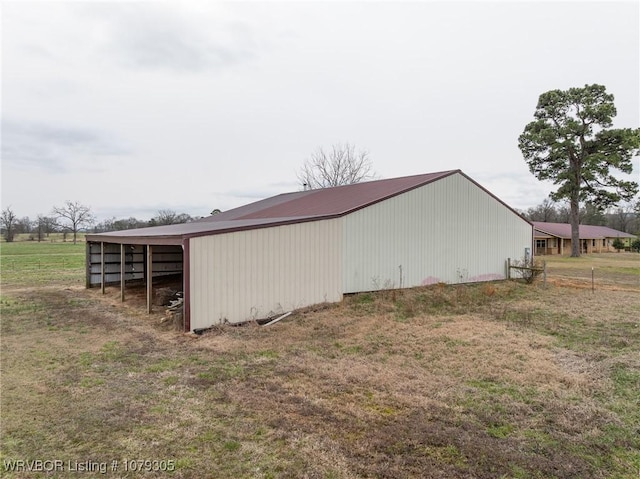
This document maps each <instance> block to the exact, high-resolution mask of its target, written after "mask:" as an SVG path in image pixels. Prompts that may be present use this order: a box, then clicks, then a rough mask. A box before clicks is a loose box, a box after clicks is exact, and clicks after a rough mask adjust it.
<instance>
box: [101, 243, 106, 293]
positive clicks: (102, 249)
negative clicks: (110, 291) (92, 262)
mask: <svg viewBox="0 0 640 479" xmlns="http://www.w3.org/2000/svg"><path fill="white" fill-rule="evenodd" d="M104 283H105V277H104V241H101V242H100V291H102V294H104Z"/></svg>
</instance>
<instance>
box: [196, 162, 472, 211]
mask: <svg viewBox="0 0 640 479" xmlns="http://www.w3.org/2000/svg"><path fill="white" fill-rule="evenodd" d="M459 171H460V170H450V171H442V172H438V173H428V174H424V175H415V176H405V177H401V178H390V179H387V180H376V181H367V182H364V183H356V184H353V185H345V186H336V187H333V188H322V189H317V190H308V191H298V192H295V193H285V194H282V195H278V196H274V197H272V198H267V199H265V200H262V201H257V202H255V203H251V204H250V205H246V206H241V207H240V208H235V209H233V210H229V211H227V212H225V213H221V214H218V215H215V216H213V217H210V218H206V220H210V221H220V220H230V219H234V220H238V219H258V218H290V217H300V216H340V215H344V214H347V213H350V212H352V211H355V210H358V209H360V208H364V207H365V206H370V205H372V204H375V203H378V202H380V201H383V200H386V199H387V198H391V197H393V196H396V195H399V194H400V193H405V192H407V191H409V190H412V189H414V188H417V187H419V186H422V185H425V184H427V183H430V182H432V181H435V180H438V179H440V178H444V177H445V176H449V175H451V174H453V173H457V172H459ZM203 221H205V220H203Z"/></svg>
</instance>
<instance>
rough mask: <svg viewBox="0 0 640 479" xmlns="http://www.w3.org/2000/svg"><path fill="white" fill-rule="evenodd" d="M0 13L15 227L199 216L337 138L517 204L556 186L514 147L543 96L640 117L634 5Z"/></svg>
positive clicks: (287, 185)
mask: <svg viewBox="0 0 640 479" xmlns="http://www.w3.org/2000/svg"><path fill="white" fill-rule="evenodd" d="M0 22H1V23H0V27H1V31H2V33H1V53H2V56H1V63H0V68H1V77H2V91H1V97H0V102H1V103H0V107H1V114H2V118H1V120H2V123H1V125H2V130H1V137H0V140H1V151H2V158H1V161H2V165H1V166H2V167H1V175H2V197H1V201H2V208H3V209H4V208H7V207H11V209H12V210H13V211H14V212H15V213H16V215H17V216H18V217H24V216H29V217H31V218H32V219H35V218H36V217H37V216H38V215H39V214H44V215H47V214H50V212H51V209H52V208H53V207H54V206H61V205H62V204H63V203H64V202H65V201H66V200H71V201H78V202H80V203H82V204H84V205H87V206H89V207H91V209H92V211H93V212H94V214H95V215H96V218H97V220H98V221H102V220H104V219H107V218H111V217H116V218H128V217H131V216H134V217H137V218H139V219H142V220H145V219H149V218H151V217H153V216H155V215H156V213H157V212H158V211H159V210H163V209H170V210H174V211H176V212H178V213H188V214H190V215H192V216H207V215H208V214H209V213H210V212H211V211H212V210H213V209H215V208H217V209H221V210H223V211H225V210H228V209H231V208H234V207H237V206H241V205H243V204H247V203H250V202H252V201H257V200H259V199H262V198H266V197H269V196H273V195H277V194H280V193H284V192H289V191H297V190H299V189H300V185H299V182H298V180H297V177H296V172H297V171H298V170H299V169H300V167H301V166H302V164H303V162H304V161H305V160H306V159H307V158H309V156H310V155H311V154H312V153H313V152H314V151H317V149H318V148H321V147H322V148H330V147H331V145H333V144H339V143H345V142H348V143H350V144H352V145H354V146H355V147H356V149H357V150H366V151H368V153H369V157H370V159H371V161H372V163H373V168H374V170H375V172H376V173H377V175H378V177H380V178H392V177H398V176H406V175H414V174H422V173H429V172H436V171H442V170H451V169H461V170H462V171H463V172H464V173H466V174H467V175H469V176H470V177H471V178H473V179H474V180H475V181H477V182H478V183H480V184H481V185H482V186H484V187H485V188H487V189H488V190H489V191H491V192H492V193H493V194H495V195H496V196H497V197H498V198H500V199H502V200H503V201H504V202H506V203H507V204H509V205H510V206H512V207H513V208H517V209H521V210H524V209H527V208H528V207H532V206H536V205H538V204H540V203H541V202H542V201H543V200H544V199H545V198H546V197H547V195H548V193H549V192H550V191H552V189H553V185H552V184H550V183H548V182H547V183H543V182H540V181H538V180H537V179H535V177H534V176H533V175H532V174H531V173H529V170H528V168H527V165H526V163H525V162H524V159H523V158H522V154H521V153H520V150H519V149H518V136H519V135H520V134H521V133H522V131H523V129H524V127H525V125H526V124H527V123H529V122H531V121H533V113H534V111H535V107H536V103H537V101H538V97H539V95H540V94H541V93H543V92H546V91H548V90H553V89H567V88H571V87H583V86H584V85H585V84H593V83H598V84H602V85H605V86H606V88H607V91H608V92H609V93H612V94H613V95H614V96H615V105H616V108H617V111H618V115H617V117H616V118H615V120H614V126H615V127H621V128H622V127H631V128H637V127H638V126H640V2H637V1H625V2H615V1H607V2H585V1H569V2H555V1H554V2H551V1H545V2H541V1H538V2H520V1H512V2H506V1H500V2H487V1H471V2H461V1H447V2H444V1H441V2H435V1H412V2H366V1H359V2H356V1H353V2H339V1H331V2H330V1H318V2H307V1H302V2H275V1H269V2H266V1H260V2H248V1H241V2H239V1H236V2H188V1H166V2H155V1H138V2H126V1H102V2H92V1H72V2H53V1H40V2H30V1H15V2H13V1H6V0H5V1H3V2H2V4H1V6H0ZM639 172H640V161H639V160H638V158H636V159H635V160H634V173H633V175H632V176H631V177H632V178H634V179H637V177H638V174H639ZM623 176H624V175H623Z"/></svg>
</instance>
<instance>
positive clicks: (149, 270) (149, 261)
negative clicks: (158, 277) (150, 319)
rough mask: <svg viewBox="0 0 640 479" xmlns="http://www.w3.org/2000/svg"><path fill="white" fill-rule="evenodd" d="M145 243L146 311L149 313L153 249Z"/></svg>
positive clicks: (151, 297) (151, 296)
mask: <svg viewBox="0 0 640 479" xmlns="http://www.w3.org/2000/svg"><path fill="white" fill-rule="evenodd" d="M152 249H153V248H152V247H151V245H150V244H149V245H147V313H149V314H151V300H152V299H153V251H152Z"/></svg>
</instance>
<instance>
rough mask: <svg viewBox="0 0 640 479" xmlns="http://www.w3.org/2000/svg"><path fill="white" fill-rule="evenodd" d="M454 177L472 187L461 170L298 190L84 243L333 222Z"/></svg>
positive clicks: (173, 240) (166, 239)
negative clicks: (193, 217)
mask: <svg viewBox="0 0 640 479" xmlns="http://www.w3.org/2000/svg"><path fill="white" fill-rule="evenodd" d="M456 173H458V174H461V175H463V176H464V177H465V178H467V179H469V180H470V181H472V182H473V183H475V182H474V181H473V180H472V179H471V178H469V177H467V176H466V175H464V173H462V172H461V171H460V170H448V171H440V172H436V173H427V174H423V175H414V176H405V177H400V178H390V179H384V180H376V181H368V182H363V183H356V184H352V185H345V186H336V187H333V188H322V189H317V190H307V191H297V192H293V193H284V194H281V195H277V196H273V197H271V198H266V199H264V200H260V201H256V202H254V203H250V204H248V205H245V206H240V207H239V208H234V209H232V210H229V211H225V212H222V213H219V214H216V215H212V216H208V217H206V218H202V219H200V220H197V221H193V222H191V223H184V224H177V225H166V226H153V227H148V228H138V229H131V230H123V231H114V232H108V233H98V234H89V235H86V238H87V240H88V241H104V242H113V243H125V244H182V240H183V239H185V238H189V237H193V236H202V235H208V234H219V233H226V232H232V231H240V230H246V229H255V228H264V227H268V226H279V225H285V224H292V223H301V222H305V221H315V220H320V219H329V218H336V217H340V216H344V215H346V214H349V213H352V212H354V211H357V210H359V209H362V208H365V207H367V206H371V205H373V204H375V203H379V202H381V201H384V200H386V199H389V198H392V197H394V196H397V195H400V194H402V193H406V192H407V191H410V190H413V189H415V188H418V187H421V186H424V185H426V184H428V183H431V182H434V181H437V180H440V179H442V178H445V177H447V176H451V175H453V174H456ZM478 186H480V185H478ZM480 188H482V187H481V186H480ZM487 193H488V194H491V193H489V192H487ZM492 196H493V195H492ZM496 199H497V198H496ZM498 201H500V200H498ZM505 206H506V205H505Z"/></svg>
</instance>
